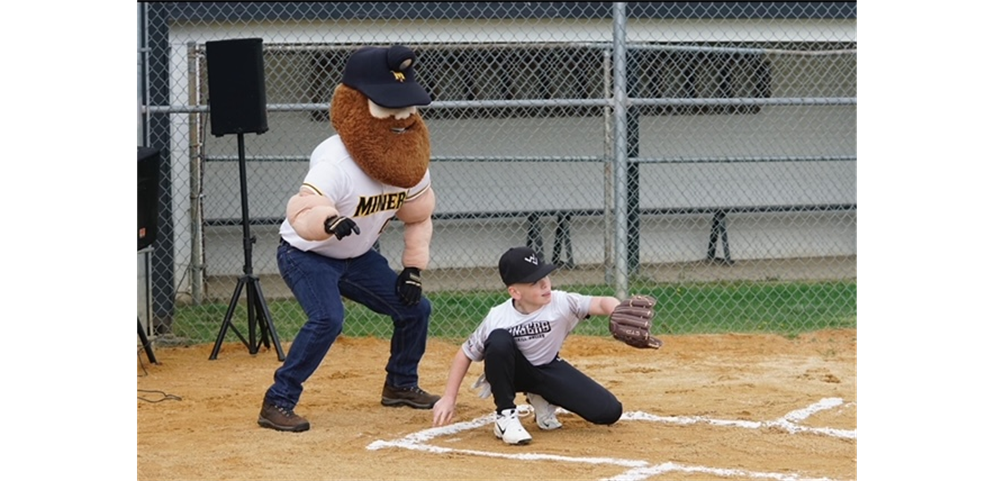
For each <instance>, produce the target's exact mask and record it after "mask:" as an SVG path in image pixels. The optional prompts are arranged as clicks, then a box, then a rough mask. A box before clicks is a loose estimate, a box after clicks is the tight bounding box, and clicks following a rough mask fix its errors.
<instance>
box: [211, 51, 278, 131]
mask: <svg viewBox="0 0 995 481" xmlns="http://www.w3.org/2000/svg"><path fill="white" fill-rule="evenodd" d="M207 89H208V96H209V97H208V102H209V103H210V106H211V134H213V135H214V136H216V137H220V136H222V135H225V134H241V133H248V132H255V133H257V134H261V133H263V132H266V131H267V130H269V125H267V123H266V85H265V81H264V80H263V39H261V38H244V39H235V40H218V41H213V42H207Z"/></svg>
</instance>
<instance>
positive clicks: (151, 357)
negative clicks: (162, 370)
mask: <svg viewBox="0 0 995 481" xmlns="http://www.w3.org/2000/svg"><path fill="white" fill-rule="evenodd" d="M138 339H140V340H141V341H142V347H144V348H145V355H146V356H148V357H149V362H151V363H152V364H159V361H156V360H155V353H154V352H152V343H150V342H149V338H148V336H146V335H145V330H143V329H142V320H141V319H139V320H138Z"/></svg>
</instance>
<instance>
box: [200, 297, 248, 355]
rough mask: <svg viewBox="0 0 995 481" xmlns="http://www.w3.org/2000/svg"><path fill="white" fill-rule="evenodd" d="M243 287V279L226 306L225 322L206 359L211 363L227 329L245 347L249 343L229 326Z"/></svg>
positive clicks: (219, 348) (236, 330) (233, 327)
mask: <svg viewBox="0 0 995 481" xmlns="http://www.w3.org/2000/svg"><path fill="white" fill-rule="evenodd" d="M243 287H245V277H242V278H240V279H239V280H238V285H236V286H235V292H234V293H233V294H232V296H231V303H229V304H228V312H226V313H225V320H224V321H222V322H221V331H219V332H218V340H217V341H215V342H214V350H212V351H211V357H209V358H208V359H209V360H211V361H213V360H215V359H217V358H218V351H220V350H221V343H222V342H224V340H225V333H227V332H228V328H229V327H231V330H232V332H234V333H235V335H236V336H238V338H239V339H241V340H242V343H243V344H245V345H246V346H248V345H249V343H248V342H247V341H246V340H245V338H244V337H242V334H240V333H239V332H238V329H235V326H233V325H232V324H231V318H232V315H233V314H235V306H237V305H238V298H239V297H240V296H241V295H242V288H243Z"/></svg>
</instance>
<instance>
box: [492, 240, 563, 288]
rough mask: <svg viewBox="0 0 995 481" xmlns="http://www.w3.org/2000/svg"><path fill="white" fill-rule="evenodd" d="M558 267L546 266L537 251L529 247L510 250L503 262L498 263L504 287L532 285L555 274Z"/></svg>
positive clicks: (502, 259)
mask: <svg viewBox="0 0 995 481" xmlns="http://www.w3.org/2000/svg"><path fill="white" fill-rule="evenodd" d="M553 269H556V266H554V265H552V264H546V263H545V262H543V261H542V260H541V259H539V256H538V255H536V253H535V251H533V250H532V249H529V248H528V247H514V248H511V249H508V251H507V252H505V253H504V255H502V256H501V260H500V261H498V272H499V273H500V274H501V280H502V281H504V285H506V286H510V285H512V284H519V283H524V284H531V283H533V282H535V281H538V280H539V279H542V278H543V277H546V276H548V275H549V273H550V272H553Z"/></svg>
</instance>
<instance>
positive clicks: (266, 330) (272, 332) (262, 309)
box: [252, 277, 285, 362]
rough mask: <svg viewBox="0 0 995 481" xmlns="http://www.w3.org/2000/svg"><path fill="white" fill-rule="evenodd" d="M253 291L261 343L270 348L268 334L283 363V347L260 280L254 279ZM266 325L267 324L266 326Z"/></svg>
mask: <svg viewBox="0 0 995 481" xmlns="http://www.w3.org/2000/svg"><path fill="white" fill-rule="evenodd" d="M252 282H253V286H252V290H253V291H254V292H255V303H256V314H257V321H258V322H259V332H260V338H261V339H262V341H261V342H263V343H265V345H266V347H267V348H268V347H269V341H268V340H267V334H269V336H268V337H269V338H272V339H273V347H274V348H275V349H276V357H277V359H279V360H280V362H283V360H284V358H285V357H284V355H283V346H281V345H280V336H279V335H277V333H276V325H275V324H273V316H271V315H270V312H269V308H268V307H267V306H266V300H265V298H264V297H263V288H262V285H260V284H259V278H258V277H253V279H252ZM264 323H265V324H264Z"/></svg>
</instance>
